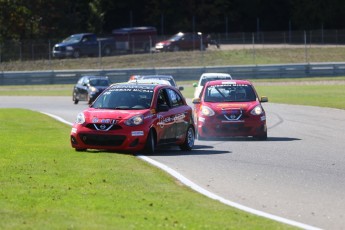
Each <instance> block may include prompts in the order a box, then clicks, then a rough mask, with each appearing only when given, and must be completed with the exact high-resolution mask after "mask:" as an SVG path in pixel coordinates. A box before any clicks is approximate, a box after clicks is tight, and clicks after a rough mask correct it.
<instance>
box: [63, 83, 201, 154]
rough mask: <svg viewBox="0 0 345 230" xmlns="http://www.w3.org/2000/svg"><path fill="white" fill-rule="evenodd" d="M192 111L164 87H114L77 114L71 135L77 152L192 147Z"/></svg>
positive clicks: (187, 148)
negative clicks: (168, 146)
mask: <svg viewBox="0 0 345 230" xmlns="http://www.w3.org/2000/svg"><path fill="white" fill-rule="evenodd" d="M194 133H195V129H194V122H193V115H192V108H191V107H190V106H188V105H187V104H186V101H185V99H184V98H183V96H182V94H181V93H180V91H179V90H178V89H176V88H175V87H172V86H170V85H163V84H135V83H121V84H114V85H112V86H110V87H109V88H107V89H106V90H105V91H103V93H102V94H101V95H100V96H99V97H98V98H97V99H96V101H95V102H94V103H93V104H92V105H91V106H90V108H88V109H86V110H84V111H83V112H81V113H79V115H78V116H77V120H76V122H75V124H74V125H73V127H72V131H71V135H70V138H71V144H72V147H73V148H75V149H76V150H77V151H84V150H87V149H102V150H103V149H104V150H119V151H125V152H137V151H145V152H146V153H153V152H154V151H155V148H156V146H159V145H163V144H169V145H171V144H173V145H178V146H179V147H180V148H181V149H182V150H187V151H189V150H191V149H192V148H193V146H194V139H195V135H194Z"/></svg>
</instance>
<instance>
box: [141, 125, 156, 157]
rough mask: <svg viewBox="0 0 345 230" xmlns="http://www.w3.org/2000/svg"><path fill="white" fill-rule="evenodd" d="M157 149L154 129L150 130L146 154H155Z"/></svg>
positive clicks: (145, 149)
mask: <svg viewBox="0 0 345 230" xmlns="http://www.w3.org/2000/svg"><path fill="white" fill-rule="evenodd" d="M155 148H156V141H155V135H154V133H153V131H152V129H150V132H149V134H148V135H147V139H146V144H145V148H144V152H145V153H146V154H153V153H154V152H155Z"/></svg>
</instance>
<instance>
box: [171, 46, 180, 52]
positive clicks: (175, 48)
mask: <svg viewBox="0 0 345 230" xmlns="http://www.w3.org/2000/svg"><path fill="white" fill-rule="evenodd" d="M172 50H173V51H174V52H177V51H180V47H178V46H174V47H173V49H172Z"/></svg>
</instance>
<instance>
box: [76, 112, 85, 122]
mask: <svg viewBox="0 0 345 230" xmlns="http://www.w3.org/2000/svg"><path fill="white" fill-rule="evenodd" d="M75 122H76V123H77V124H84V122H85V115H84V113H79V114H78V115H77V120H76V121H75Z"/></svg>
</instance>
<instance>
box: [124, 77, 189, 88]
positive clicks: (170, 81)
mask: <svg viewBox="0 0 345 230" xmlns="http://www.w3.org/2000/svg"><path fill="white" fill-rule="evenodd" d="M135 79H157V80H165V81H168V82H169V83H170V85H172V86H174V87H175V88H178V89H179V90H183V89H184V87H183V86H177V84H176V82H175V79H174V77H173V76H171V75H159V74H158V75H132V76H131V77H130V78H129V80H135Z"/></svg>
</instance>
